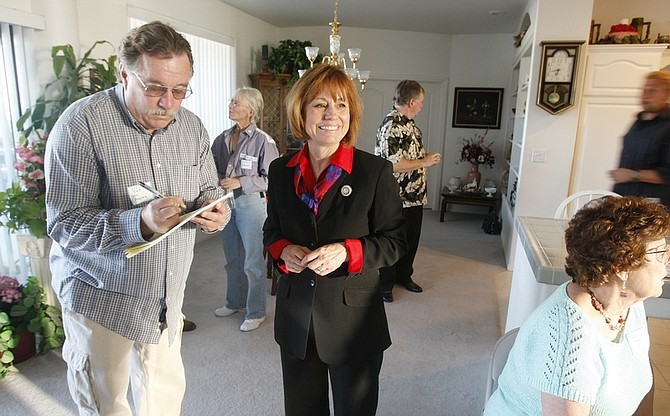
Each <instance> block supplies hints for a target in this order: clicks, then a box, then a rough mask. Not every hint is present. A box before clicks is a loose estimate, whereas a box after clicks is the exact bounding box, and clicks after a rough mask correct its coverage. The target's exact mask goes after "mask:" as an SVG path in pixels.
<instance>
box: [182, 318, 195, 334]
mask: <svg viewBox="0 0 670 416" xmlns="http://www.w3.org/2000/svg"><path fill="white" fill-rule="evenodd" d="M194 329H195V322H193V321H189V320H186V319H184V332H188V331H193V330H194Z"/></svg>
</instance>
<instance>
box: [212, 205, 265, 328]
mask: <svg viewBox="0 0 670 416" xmlns="http://www.w3.org/2000/svg"><path fill="white" fill-rule="evenodd" d="M266 217H267V207H266V202H265V198H261V196H260V194H259V193H253V194H251V195H240V196H239V197H237V198H236V199H235V208H234V209H233V212H232V214H231V217H230V222H229V223H228V225H226V227H225V228H224V229H223V231H221V242H222V243H223V252H224V254H225V255H226V274H227V275H228V291H227V293H226V307H227V308H228V309H242V308H245V307H246V308H247V314H246V319H258V318H261V317H263V316H265V297H266V294H267V289H266V286H267V281H266V280H267V279H266V277H267V276H266V275H267V269H266V262H265V259H264V258H263V223H264V222H265V218H266Z"/></svg>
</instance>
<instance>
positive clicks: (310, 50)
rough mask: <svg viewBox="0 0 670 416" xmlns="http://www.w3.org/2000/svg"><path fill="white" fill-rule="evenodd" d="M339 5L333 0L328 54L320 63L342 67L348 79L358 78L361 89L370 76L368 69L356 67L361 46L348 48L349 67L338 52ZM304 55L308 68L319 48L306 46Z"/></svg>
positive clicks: (343, 55)
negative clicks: (307, 60) (361, 69)
mask: <svg viewBox="0 0 670 416" xmlns="http://www.w3.org/2000/svg"><path fill="white" fill-rule="evenodd" d="M338 5H339V0H335V9H334V10H333V21H332V22H330V23H328V25H329V26H330V27H331V30H330V37H329V41H330V42H329V45H330V55H326V56H324V57H323V59H322V60H321V63H324V64H328V65H334V66H338V67H340V68H342V69H343V70H344V71H345V72H346V73H347V76H348V77H349V79H351V80H352V81H353V80H354V79H356V78H358V80H359V82H360V83H361V90H363V89H365V83H366V82H367V81H368V79H369V78H370V71H359V70H358V69H357V68H356V64H357V63H358V61H359V60H360V58H361V51H362V50H361V48H349V49H347V52H348V54H349V60H350V61H351V67H347V60H346V58H345V54H344V53H342V52H340V41H341V39H342V37H341V36H340V26H341V25H342V24H341V23H340V22H339V21H338V20H337V6H338ZM305 55H307V59H309V66H310V68H311V67H313V66H314V61H315V60H316V57H317V56H318V55H319V48H318V47H317V46H307V47H305Z"/></svg>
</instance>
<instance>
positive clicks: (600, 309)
mask: <svg viewBox="0 0 670 416" xmlns="http://www.w3.org/2000/svg"><path fill="white" fill-rule="evenodd" d="M587 290H588V291H589V295H591V305H593V308H594V309H595V310H597V311H598V312H600V315H601V316H602V317H603V318H605V323H607V326H609V328H610V330H611V331H620V330H621V328H623V326H624V325H625V324H626V318H624V317H623V315H619V319H618V320H617V322H616V324H612V318H610V317H609V316H607V315H605V307H604V306H603V303H602V302H601V301H599V300H598V298H596V295H594V294H593V291H591V289H587Z"/></svg>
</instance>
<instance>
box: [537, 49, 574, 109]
mask: <svg viewBox="0 0 670 416" xmlns="http://www.w3.org/2000/svg"><path fill="white" fill-rule="evenodd" d="M583 43H584V41H570V42H541V43H540V46H542V59H541V60H540V83H539V86H538V89H537V105H538V106H540V107H541V108H542V109H544V110H546V111H548V112H550V113H551V114H558V113H560V112H561V111H564V110H566V109H568V108H570V107H572V104H573V102H574V99H575V79H576V78H577V62H578V60H579V49H580V47H581V45H582V44H583Z"/></svg>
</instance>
